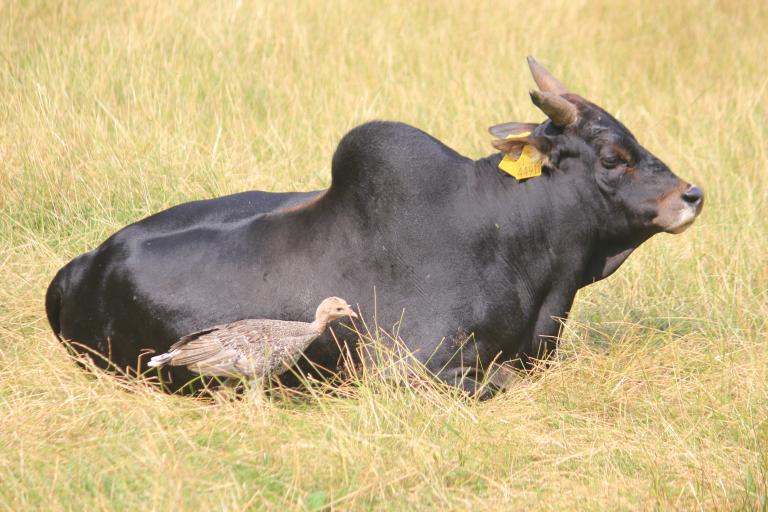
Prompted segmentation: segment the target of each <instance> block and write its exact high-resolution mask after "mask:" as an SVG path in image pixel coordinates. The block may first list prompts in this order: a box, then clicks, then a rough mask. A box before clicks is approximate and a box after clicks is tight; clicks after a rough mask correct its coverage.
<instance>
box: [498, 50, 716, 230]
mask: <svg viewBox="0 0 768 512" xmlns="http://www.w3.org/2000/svg"><path fill="white" fill-rule="evenodd" d="M529 64H530V66H531V71H532V72H533V76H534V79H535V80H536V82H537V84H538V85H539V87H540V88H541V91H534V92H532V93H531V98H532V99H533V102H534V103H535V104H536V105H537V106H538V107H539V108H541V110H543V111H544V113H546V114H547V116H548V117H549V120H547V121H546V122H544V123H542V124H540V125H524V124H518V123H509V124H506V125H499V126H496V127H494V128H492V129H491V133H493V134H495V135H497V136H506V135H509V134H515V133H518V132H522V131H531V132H532V133H531V135H530V136H526V137H516V138H513V139H505V140H498V141H495V142H494V145H495V146H496V147H497V148H498V149H500V150H502V151H504V152H506V153H511V154H515V153H518V152H519V151H520V148H521V147H522V146H523V145H525V144H530V145H533V146H534V147H535V148H536V149H537V150H538V151H539V152H540V153H541V154H542V158H543V159H545V162H546V163H547V165H548V166H550V167H551V168H552V169H556V170H557V171H558V172H563V173H567V174H569V175H570V176H571V177H576V178H578V179H580V180H582V181H583V182H584V183H586V184H587V186H591V187H593V188H594V190H595V191H596V193H597V197H600V202H601V203H602V204H603V205H605V207H606V208H605V209H604V210H603V211H604V212H605V215H607V216H609V218H606V223H607V224H614V225H615V228H616V229H617V230H620V231H625V230H626V229H629V230H631V231H638V230H639V231H644V232H658V231H666V232H668V233H681V232H682V231H684V230H685V229H686V228H687V227H689V226H690V225H691V224H692V223H693V221H694V220H695V219H696V217H697V216H698V215H699V213H700V212H701V209H702V207H703V204H704V193H703V192H702V191H701V189H699V188H698V187H696V186H693V185H691V184H689V183H687V182H685V181H683V180H681V179H680V178H678V177H677V176H675V174H674V173H672V171H671V170H670V169H669V167H667V166H666V165H665V164H664V163H663V162H662V161H661V160H659V159H658V158H656V157H655V156H653V155H652V154H651V153H650V152H649V151H648V150H646V149H645V148H644V147H643V146H641V145H640V144H639V143H638V142H637V140H636V139H635V137H634V136H633V135H632V133H631V132H630V131H629V130H628V129H627V128H626V127H625V126H624V125H623V124H621V123H620V122H619V121H618V120H616V119H614V118H613V117H612V116H611V115H610V114H608V113H607V112H606V111H605V110H603V109H602V108H600V107H598V106H597V105H594V104H593V103H590V102H589V101H587V100H585V99H583V98H581V97H580V96H577V95H575V94H572V93H570V92H568V91H567V89H565V87H564V86H563V85H562V84H561V83H560V82H558V81H557V80H556V79H555V78H554V77H552V75H550V74H549V72H548V71H546V70H545V69H544V68H543V67H541V66H540V65H539V64H538V63H537V62H536V61H535V60H533V59H531V58H529Z"/></svg>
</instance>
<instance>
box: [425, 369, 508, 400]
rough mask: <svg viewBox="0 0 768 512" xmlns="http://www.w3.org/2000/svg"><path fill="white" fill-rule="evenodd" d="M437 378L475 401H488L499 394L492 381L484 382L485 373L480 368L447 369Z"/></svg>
mask: <svg viewBox="0 0 768 512" xmlns="http://www.w3.org/2000/svg"><path fill="white" fill-rule="evenodd" d="M437 376H438V378H439V379H440V380H442V381H443V382H445V383H446V384H448V385H451V386H454V387H457V388H459V389H461V390H462V391H464V392H465V393H466V394H467V395H468V396H469V397H471V398H473V399H475V400H479V401H484V400H488V399H489V398H492V397H493V396H494V395H495V394H496V393H497V392H498V388H497V387H496V386H494V385H493V384H492V383H491V382H490V381H489V382H485V381H484V380H485V379H484V372H483V371H482V369H480V368H473V367H459V368H453V369H445V370H443V371H442V372H440V373H439V374H438V375H437Z"/></svg>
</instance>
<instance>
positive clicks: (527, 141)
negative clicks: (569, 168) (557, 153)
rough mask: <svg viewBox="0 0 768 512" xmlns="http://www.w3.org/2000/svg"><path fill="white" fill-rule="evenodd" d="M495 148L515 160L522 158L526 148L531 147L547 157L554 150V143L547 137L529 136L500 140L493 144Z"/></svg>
mask: <svg viewBox="0 0 768 512" xmlns="http://www.w3.org/2000/svg"><path fill="white" fill-rule="evenodd" d="M491 144H493V147H495V148H496V149H498V150H499V151H501V152H502V153H504V154H506V155H509V156H511V157H512V158H514V159H515V160H517V159H518V158H520V153H522V152H523V148H524V147H525V146H531V147H532V148H533V149H534V150H536V152H537V153H539V154H540V155H541V157H542V159H543V158H544V157H546V155H547V153H549V150H550V149H552V143H551V142H550V141H549V139H548V138H546V137H537V136H535V135H528V136H525V137H512V138H508V139H498V140H494V141H492V142H491Z"/></svg>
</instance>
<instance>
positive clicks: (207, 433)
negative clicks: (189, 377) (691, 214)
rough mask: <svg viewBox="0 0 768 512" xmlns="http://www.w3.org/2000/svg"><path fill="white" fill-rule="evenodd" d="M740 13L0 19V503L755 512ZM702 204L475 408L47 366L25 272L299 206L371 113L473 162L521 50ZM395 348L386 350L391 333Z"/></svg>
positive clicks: (766, 206) (136, 11)
mask: <svg viewBox="0 0 768 512" xmlns="http://www.w3.org/2000/svg"><path fill="white" fill-rule="evenodd" d="M767 24H768V8H767V7H766V4H765V3H764V2H760V1H757V0H754V1H749V0H745V1H743V2H738V3H734V2H714V1H703V0H702V1H686V2H675V3H668V2H661V1H658V0H651V1H647V2H628V1H625V2H566V1H558V0H554V1H552V2H494V3H485V2H473V1H466V2H420V3H414V2H378V1H360V2H295V1H288V2H276V3H267V2H258V3H251V2H238V1H235V2H211V3H209V2H173V1H168V2H155V3H153V2H148V1H141V0H138V1H135V2H130V3H122V2H101V1H96V2H61V3H53V2H35V1H23V2H14V1H6V2H0V283H2V284H1V285H0V508H2V509H5V510H14V511H16V510H28V509H40V510H95V509H123V510H133V509H139V508H142V509H151V510H155V509H156V510H170V509H172V510H186V509H191V510H200V509H227V510H246V509H253V510H260V509H280V510H282V509H286V508H287V509H298V510H320V509H322V508H324V507H327V508H331V509H340V510H349V509H363V508H371V509H386V510H412V509H456V510H467V509H506V510H509V509H512V510H521V509H533V510H561V509H579V510H598V509H599V510H606V509H607V510H616V509H627V510H637V509H655V508H657V509H664V510H666V509H670V508H675V509H709V510H713V509H718V510H720V509H765V508H766V507H767V506H768V505H766V489H767V486H768V454H767V452H766V450H767V449H768V421H767V420H768V384H767V382H768V336H767V334H768V325H767V324H766V322H767V321H768V320H766V319H768V227H767V226H766V219H767V218H768V187H766V186H765V180H766V176H768V173H766V170H767V169H766V162H767V161H768V145H767V144H766V140H768V122H767V121H766V119H768V101H766V90H767V89H768V65H766V62H765V48H766V47H768V33H767V32H766V31H765V26H766V25H767ZM529 53H530V54H533V55H535V56H536V57H538V58H539V59H540V60H541V61H542V62H543V63H544V64H545V65H547V66H549V67H550V69H551V70H552V71H553V72H554V73H555V74H556V75H558V76H559V77H560V78H562V80H563V81H564V82H565V83H566V84H568V85H569V86H570V87H571V88H572V89H573V90H574V91H576V92H578V93H581V94H583V95H584V96H586V97H587V98H589V99H591V100H593V101H595V102H597V103H598V104H600V105H602V106H604V107H605V108H606V109H608V110H609V111H611V112H614V113H616V114H617V115H618V116H619V118H620V119H621V120H622V121H624V122H625V123H626V124H627V125H628V126H629V127H630V128H631V129H632V130H633V132H634V133H635V135H636V136H637V137H638V139H639V140H640V141H641V142H642V143H643V144H644V145H645V146H646V147H648V149H650V150H651V151H653V152H654V153H655V154H657V155H658V156H659V157H661V158H662V159H664V160H665V161H666V162H667V163H668V164H669V165H670V166H671V167H672V168H673V169H674V170H675V171H676V172H677V173H678V174H679V175H680V176H681V177H682V178H684V179H687V180H688V181H691V182H694V183H696V184H698V185H700V186H701V187H702V188H703V189H704V190H705V191H706V193H707V204H706V206H705V209H704V213H703V215H702V216H701V217H700V219H699V220H698V221H697V223H696V224H695V225H694V226H693V227H692V228H691V229H690V230H689V231H687V232H686V233H684V234H682V235H680V236H674V237H673V236H669V235H659V236H657V237H655V238H654V239H653V240H651V241H650V242H648V243H647V244H645V245H644V246H643V247H642V248H640V249H639V250H638V251H637V252H636V253H635V254H634V255H633V256H632V257H631V258H630V260H629V261H628V262H627V263H626V264H625V265H624V266H623V267H622V269H621V270H620V271H619V272H618V273H617V274H616V275H614V276H613V277H611V278H610V279H608V280H606V281H603V282H601V283H599V284H597V285H594V286H592V287H590V288H587V289H585V290H583V291H582V292H580V293H579V295H578V297H577V301H576V305H575V307H574V312H573V315H572V319H571V320H570V321H569V323H568V326H567V328H566V329H565V330H564V332H563V337H562V341H561V349H560V352H559V354H558V356H557V358H556V360H555V361H554V363H553V364H552V366H551V367H550V368H548V369H547V370H545V371H540V372H537V373H535V374H533V375H527V376H523V375H520V376H515V377H514V379H513V381H512V383H511V385H510V389H509V390H508V391H507V392H506V393H505V394H503V395H501V396H499V397H497V398H495V399H493V400H491V401H489V402H485V403H474V402H468V401H464V400H459V399H458V398H457V396H456V395H455V394H453V393H450V392H446V391H445V390H442V389H437V388H432V387H426V388H419V389H414V388H411V387H408V386H394V385H386V384H385V383H383V382H382V380H381V379H380V378H377V377H376V376H375V375H366V376H363V377H361V378H360V379H359V380H358V381H357V382H355V383H353V384H350V385H349V386H346V387H345V388H344V389H342V392H341V393H339V394H338V396H328V395H324V394H321V393H317V392H314V391H313V392H310V393H309V394H308V395H307V396H306V397H304V398H303V399H301V400H273V401H261V400H256V399H246V400H241V401H236V402H230V401H226V400H219V401H215V402H203V401H200V400H192V399H188V398H182V397H176V396H169V395H165V394H161V393H157V392H155V391H153V390H152V389H151V388H149V387H147V386H144V385H142V384H140V383H125V382H121V381H118V380H117V379H114V378H111V377H108V376H104V375H99V376H96V377H93V376H89V375H87V374H85V373H84V372H82V371H80V370H79V369H78V368H76V367H75V365H74V364H73V362H72V361H71V360H70V359H68V357H67V355H66V352H65V350H64V348H63V347H62V346H61V345H60V344H59V343H58V342H57V341H55V340H54V338H53V336H52V335H51V333H50V331H49V328H48V326H47V323H46V322H45V320H44V311H43V295H44V291H45V287H46V286H47V284H48V282H49V281H50V279H51V278H52V276H53V274H54V272H55V271H56V270H57V269H58V268H59V267H60V266H61V265H63V264H64V263H66V262H67V261H68V260H69V259H70V258H72V257H74V256H76V255H77V254H79V253H81V252H83V251H85V250H88V249H90V248H92V247H94V246H95V245H97V244H98V243H100V242H101V241H102V240H103V239H104V238H106V237H107V236H108V235H109V234H110V233H112V232H114V231H115V230H116V229H118V228H120V227H121V226H123V225H125V224H126V223H128V222H131V221H134V220H138V219H140V218H142V217H144V216H146V215H148V214H150V213H152V212H156V211H158V210H161V209H163V208H166V207H168V206H171V205H173V204H177V203H179V202H182V201H187V200H191V199H198V198H205V197H213V196H217V195H221V194H226V193H231V192H236V191H241V190H247V189H262V190H308V189H316V188H319V187H324V186H327V185H328V183H329V178H330V157H331V154H332V152H333V150H334V148H335V144H336V142H337V141H338V140H339V138H340V137H341V136H342V135H343V134H344V133H345V132H346V131H347V130H348V129H350V128H351V127H353V126H354V125H356V124H358V123H360V122H363V121H366V120H369V119H373V118H384V119H397V120H402V121H406V122H409V123H411V124H414V125H416V126H418V127H420V128H423V129H425V130H427V131H428V132H430V133H432V134H434V135H435V136H437V137H438V138H440V139H441V140H443V141H445V142H446V143H447V144H449V145H450V146H452V147H454V148H456V149H457V150H458V151H460V152H462V153H464V154H467V155H470V156H481V155H485V154H487V153H489V152H490V151H491V147H490V145H489V139H490V137H489V136H488V135H487V133H486V132H485V129H486V127H487V126H489V125H491V124H495V123H498V122H503V121H512V120H516V121H537V120H541V119H542V117H543V116H542V115H541V114H540V113H539V112H538V111H536V109H535V108H534V107H533V106H532V105H531V104H530V102H529V100H528V98H527V94H526V92H527V90H528V89H530V88H531V87H533V83H532V80H531V78H530V76H529V74H528V72H527V69H526V65H525V55H527V54H529ZM401 335H402V336H405V337H407V333H401Z"/></svg>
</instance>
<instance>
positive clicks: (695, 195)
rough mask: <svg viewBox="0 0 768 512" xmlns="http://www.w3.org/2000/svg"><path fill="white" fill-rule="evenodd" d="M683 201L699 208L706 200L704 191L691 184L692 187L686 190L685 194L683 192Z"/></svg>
mask: <svg viewBox="0 0 768 512" xmlns="http://www.w3.org/2000/svg"><path fill="white" fill-rule="evenodd" d="M683 201H685V202H686V203H688V204H690V205H691V206H693V207H694V208H698V207H699V206H700V205H701V203H702V202H704V192H702V190H701V189H700V188H699V187H697V186H694V185H691V187H690V188H689V189H688V190H686V192H685V194H683Z"/></svg>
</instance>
